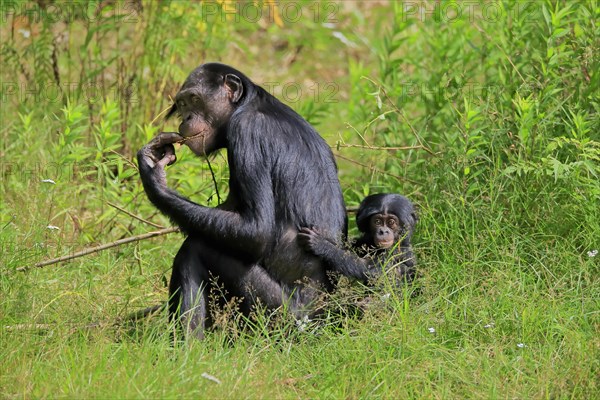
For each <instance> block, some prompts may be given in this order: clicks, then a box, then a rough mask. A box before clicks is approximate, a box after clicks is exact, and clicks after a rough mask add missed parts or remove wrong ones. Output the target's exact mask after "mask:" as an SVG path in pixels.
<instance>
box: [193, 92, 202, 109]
mask: <svg viewBox="0 0 600 400" xmlns="http://www.w3.org/2000/svg"><path fill="white" fill-rule="evenodd" d="M192 104H193V105H194V106H195V107H197V106H200V105H201V104H202V99H201V98H200V97H199V96H196V95H194V96H192Z"/></svg>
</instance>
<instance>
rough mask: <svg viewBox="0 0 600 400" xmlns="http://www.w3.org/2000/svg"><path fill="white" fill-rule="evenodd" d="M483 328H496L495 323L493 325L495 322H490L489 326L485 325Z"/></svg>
mask: <svg viewBox="0 0 600 400" xmlns="http://www.w3.org/2000/svg"><path fill="white" fill-rule="evenodd" d="M483 327H484V328H485V329H489V328H493V327H494V323H493V322H490V323H489V324H487V325H484V326H483Z"/></svg>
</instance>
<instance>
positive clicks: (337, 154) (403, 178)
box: [335, 153, 423, 186]
mask: <svg viewBox="0 0 600 400" xmlns="http://www.w3.org/2000/svg"><path fill="white" fill-rule="evenodd" d="M335 156H336V157H338V158H341V159H342V160H346V161H349V162H351V163H353V164H356V165H360V166H361V167H365V168H368V169H370V170H371V171H373V172H377V173H379V174H382V175H387V176H391V177H392V178H395V179H397V180H399V181H406V182H410V183H413V184H415V185H420V186H423V184H422V183H421V182H417V181H415V180H413V179H410V178H406V177H403V176H398V175H394V174H390V173H389V172H387V171H383V170H381V169H379V168H377V167H373V166H371V165H367V164H363V163H361V162H360V161H356V160H353V159H351V158H349V157H346V156H343V155H341V154H339V153H335Z"/></svg>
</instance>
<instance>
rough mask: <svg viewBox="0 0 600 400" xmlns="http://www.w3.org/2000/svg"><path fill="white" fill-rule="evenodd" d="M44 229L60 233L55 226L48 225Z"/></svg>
mask: <svg viewBox="0 0 600 400" xmlns="http://www.w3.org/2000/svg"><path fill="white" fill-rule="evenodd" d="M46 228H48V229H50V230H51V231H60V228H59V227H58V226H55V225H48V226H47V227H46Z"/></svg>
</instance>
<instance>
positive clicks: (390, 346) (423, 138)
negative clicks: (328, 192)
mask: <svg viewBox="0 0 600 400" xmlns="http://www.w3.org/2000/svg"><path fill="white" fill-rule="evenodd" d="M599 17H600V7H599V5H598V2H597V1H593V0H585V1H541V0H540V1H522V2H505V1H480V2H479V1H476V2H454V1H425V2H421V1H396V2H386V1H370V2H352V1H344V2H326V1H324V2H315V1H297V2H278V1H269V2H266V1H265V2H263V3H259V2H242V3H237V2H231V1H215V2H194V3H187V2H183V1H173V2H169V1H164V2H159V1H141V2H140V1H132V2H113V1H103V2H101V3H96V2H79V1H75V2H73V1H69V2H53V1H41V0H40V1H37V2H17V1H15V2H9V1H3V2H2V20H1V25H0V34H1V37H2V40H1V47H0V55H1V67H2V68H1V71H0V77H1V78H0V79H1V80H2V84H1V90H2V92H1V96H2V100H1V101H2V102H1V108H0V140H1V144H0V173H1V177H2V179H1V183H0V185H1V191H0V195H1V203H0V246H1V247H0V254H1V256H0V257H1V265H0V360H1V361H0V398H182V397H183V398H202V399H204V398H232V399H233V398H236V399H237V398H351V399H354V398H389V399H404V398H409V399H412V398H414V399H423V398H426V399H429V398H436V399H437V398H457V399H463V398H476V399H494V398H498V399H504V398H518V399H530V398H531V399H537V398H540V399H541V398H548V399H563V398H573V399H593V398H598V394H597V392H598V391H600V335H599V331H600V274H599V272H600V254H598V250H600V239H599V238H600V183H599V182H600V180H599V175H600V117H599V115H598V113H599V111H600V87H599V86H600V85H599V82H600V74H599V72H600V59H599V58H600V39H599V38H600V27H599V23H600V18H599ZM205 61H221V62H224V63H227V64H231V65H234V66H236V67H238V68H239V69H240V70H242V71H243V72H245V73H246V74H247V75H248V76H250V77H251V78H252V79H253V80H254V81H255V82H257V83H259V84H261V85H263V86H264V87H266V88H268V90H269V91H270V92H271V93H273V94H274V95H276V96H277V97H278V98H280V99H282V100H283V101H284V102H286V103H288V104H289V105H290V106H292V107H293V108H294V109H296V110H297V111H298V112H299V113H300V114H302V115H303V116H304V117H305V118H307V119H308V120H309V121H310V122H311V123H312V124H313V125H314V126H315V127H317V129H318V130H319V132H320V133H321V134H322V135H323V136H324V137H325V138H326V139H327V141H328V142H329V143H330V144H331V146H332V149H333V151H334V153H335V154H336V157H337V160H338V166H339V176H340V181H341V184H342V188H343V191H344V196H345V200H346V203H347V204H348V205H349V206H355V205H357V204H358V202H360V200H361V199H362V198H363V197H364V196H365V195H368V194H371V193H378V192H397V193H402V194H404V195H406V196H408V197H409V198H411V199H412V200H413V201H414V202H415V203H416V204H417V205H418V207H419V216H420V220H419V223H418V225H417V230H416V232H415V237H414V245H415V250H416V252H417V256H418V269H419V274H420V277H419V279H418V280H417V281H416V283H415V284H414V285H413V286H412V287H410V288H408V287H407V288H405V289H404V290H403V291H401V292H396V291H390V290H387V288H386V287H381V288H377V289H376V290H375V291H374V292H373V293H371V297H372V299H373V301H372V303H371V304H370V307H369V308H368V309H367V310H366V311H364V313H363V314H362V315H360V316H357V315H354V314H352V313H344V312H342V313H332V314H331V315H328V316H326V317H324V318H323V320H322V321H314V322H312V323H310V324H308V325H307V326H302V327H299V326H298V325H296V323H295V322H294V321H290V320H289V319H286V318H278V317H277V316H273V315H270V314H266V313H265V314H259V315H258V317H257V320H256V321H254V322H253V323H251V324H247V325H243V324H238V323H236V322H234V321H232V320H227V319H226V318H224V319H223V321H221V323H220V324H219V326H218V327H217V328H215V329H214V330H213V331H212V332H210V333H209V334H208V335H207V338H206V340H204V341H202V342H199V341H190V342H181V341H173V340H172V336H171V335H170V332H171V327H169V326H168V325H167V323H166V317H165V316H164V315H162V314H158V315H155V316H153V317H151V318H148V319H144V320H142V321H137V322H132V321H125V320H124V319H125V318H126V317H127V316H128V315H130V314H131V313H132V312H134V311H136V310H140V309H143V308H145V307H147V306H149V305H154V304H159V303H161V302H163V301H164V300H165V299H166V298H167V294H168V293H167V292H168V290H167V287H166V285H167V282H168V280H169V276H170V268H171V262H172V259H173V257H174V255H175V252H176V251H177V249H178V247H179V246H180V245H181V243H182V241H183V237H182V236H181V235H180V234H176V233H172V234H169V235H162V236H159V237H155V238H152V239H147V240H142V241H139V242H135V243H130V244H126V245H121V246H116V247H113V248H111V249H109V250H106V251H100V252H94V253H92V254H89V255H86V256H84V257H78V258H73V259H71V260H70V261H68V262H62V263H58V264H53V265H49V266H45V267H41V268H35V267H34V266H35V264H36V263H39V262H41V261H44V260H48V259H53V258H56V257H61V256H67V255H74V254H75V253H76V252H78V251H80V250H83V249H87V248H91V247H93V246H97V245H102V244H107V243H111V242H114V241H117V240H119V239H124V238H128V237H132V236H135V235H140V234H143V233H146V232H151V231H155V230H157V229H160V228H165V227H169V226H170V224H169V221H168V220H167V219H166V218H164V217H163V216H161V215H160V214H159V213H158V212H157V210H156V209H155V208H154V207H153V206H152V205H151V204H150V202H149V201H148V200H147V198H146V196H145V194H144V191H143V188H142V186H141V182H140V180H139V175H138V171H137V167H136V162H135V160H134V158H135V157H134V155H135V152H136V151H137V149H139V148H140V147H141V146H142V145H143V144H144V143H146V142H147V141H149V140H150V139H151V138H152V137H153V136H154V135H156V134H157V133H158V132H160V131H163V130H174V129H176V122H175V121H169V122H165V121H164V120H163V117H162V116H163V112H164V111H165V110H166V109H167V108H168V107H169V104H170V102H171V98H172V97H173V96H174V95H175V93H176V92H177V90H178V88H179V86H180V85H181V83H182V82H183V80H184V79H185V77H186V76H187V74H188V73H189V72H190V71H191V70H192V69H193V68H195V67H196V66H197V65H199V64H201V63H202V62H205ZM211 163H212V167H213V170H214V173H215V176H216V179H215V181H213V179H212V176H211V172H210V170H209V169H208V166H207V163H206V161H205V160H204V159H200V158H197V157H194V156H193V155H192V154H191V152H190V151H189V150H188V149H181V150H178V162H177V163H176V164H175V165H174V166H172V167H170V168H169V170H168V180H169V185H170V186H171V187H174V188H176V189H177V190H178V191H179V192H181V193H183V194H185V195H186V196H189V197H190V198H192V199H193V200H194V201H196V202H197V203H199V204H207V205H210V206H216V205H217V204H218V196H217V190H218V192H219V194H220V195H221V197H223V196H224V195H226V193H227V176H228V172H227V163H226V155H225V154H223V153H220V154H219V155H217V156H216V157H215V158H214V159H212V161H211ZM349 216H350V221H351V230H350V234H351V235H353V234H356V228H355V226H354V220H353V215H352V214H350V215H349ZM360 290H361V289H360V288H357V287H356V285H351V284H348V285H343V287H342V288H340V293H338V294H336V295H335V296H334V298H333V299H332V300H331V301H332V304H333V305H332V309H334V310H335V309H337V306H336V305H335V304H338V303H341V305H342V306H343V303H344V302H346V300H348V298H351V297H352V296H356V295H359V294H360ZM387 294H389V296H387ZM341 308H343V307H341ZM299 328H302V329H299Z"/></svg>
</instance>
